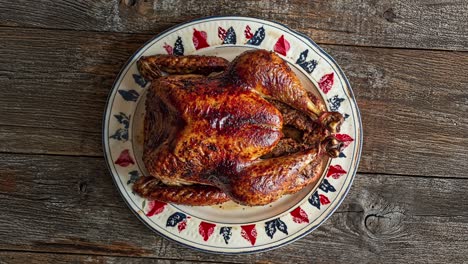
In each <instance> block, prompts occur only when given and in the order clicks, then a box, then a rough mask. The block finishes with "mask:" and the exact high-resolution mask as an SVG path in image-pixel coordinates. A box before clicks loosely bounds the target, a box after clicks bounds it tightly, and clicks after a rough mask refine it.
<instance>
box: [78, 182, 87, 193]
mask: <svg viewBox="0 0 468 264" xmlns="http://www.w3.org/2000/svg"><path fill="white" fill-rule="evenodd" d="M78 188H79V191H80V193H86V190H87V189H88V183H87V182H80V184H79V187H78Z"/></svg>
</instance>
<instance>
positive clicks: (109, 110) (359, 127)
mask: <svg viewBox="0 0 468 264" xmlns="http://www.w3.org/2000/svg"><path fill="white" fill-rule="evenodd" d="M210 20H214V21H216V20H225V21H229V20H233V21H236V20H237V21H243V20H249V21H254V22H256V23H269V24H276V25H278V26H279V27H280V28H278V29H279V30H282V31H283V30H284V31H286V32H288V33H289V34H291V35H296V37H300V38H302V39H303V40H304V42H308V43H310V44H311V45H312V46H313V47H314V48H316V49H317V50H318V53H321V54H322V55H323V56H324V57H326V58H327V59H328V60H329V61H330V65H331V66H333V67H335V68H336V72H337V73H339V74H340V75H341V77H342V80H343V81H344V83H345V84H346V87H343V88H344V91H345V93H346V92H347V93H348V98H349V100H350V105H351V109H353V110H354V111H356V113H355V117H356V121H355V124H354V125H353V126H354V127H355V131H356V135H355V138H354V140H355V142H356V143H358V145H357V147H356V149H355V153H354V155H353V156H354V160H353V161H352V162H351V168H352V167H353V166H354V168H353V171H352V172H351V171H348V175H349V176H350V179H349V182H348V183H347V185H346V184H345V183H344V185H346V186H343V187H344V188H345V190H343V192H342V193H341V194H339V195H341V197H337V198H336V200H337V201H334V202H336V204H335V205H334V207H333V208H330V209H329V211H328V212H327V214H326V215H325V216H324V218H323V219H322V220H320V222H318V223H316V224H315V225H310V226H306V227H304V228H302V229H300V230H299V231H298V232H301V231H302V230H304V229H307V230H305V231H303V232H302V233H300V234H298V235H296V236H295V237H292V238H289V239H288V237H290V236H291V235H288V236H287V237H286V238H284V239H281V240H283V241H282V242H281V243H276V244H274V242H272V243H273V244H274V245H271V246H268V244H266V245H261V247H262V248H259V249H253V250H249V248H248V247H242V248H237V249H239V251H219V250H210V249H206V248H200V247H197V246H194V245H191V244H188V243H184V242H182V241H179V240H178V239H177V238H172V237H170V236H168V235H165V234H163V233H162V232H161V231H159V230H157V229H156V228H154V227H152V226H151V225H150V224H149V223H147V221H146V220H145V219H143V217H142V216H141V215H140V214H139V213H138V212H137V211H135V210H134V209H133V207H132V205H130V201H128V199H127V198H126V196H125V194H124V193H123V190H121V187H120V186H119V184H118V183H117V179H116V178H115V177H116V176H115V175H114V173H113V170H112V168H111V167H110V162H112V158H111V157H109V155H110V154H108V153H107V151H108V149H110V147H109V144H108V138H107V135H108V119H110V118H111V114H112V104H111V99H112V98H113V97H114V96H115V95H116V90H118V89H119V86H118V85H119V83H120V82H121V81H122V80H123V79H122V78H123V74H124V72H125V71H127V70H128V68H129V66H131V64H132V63H133V62H134V59H135V57H136V56H137V55H138V54H139V53H140V52H141V51H142V50H143V49H145V48H147V47H148V45H150V44H151V43H152V42H153V41H154V40H156V39H157V38H159V37H161V36H163V35H165V34H167V33H168V32H171V31H175V30H177V29H178V28H182V27H184V26H187V25H188V24H192V23H194V22H204V21H206V22H208V21H210ZM356 126H357V127H356ZM102 132H103V134H102V146H103V152H104V157H105V161H106V166H107V168H108V170H109V172H110V174H111V177H112V180H113V182H114V184H115V186H116V187H117V189H118V191H119V193H120V195H121V197H122V198H123V200H124V201H125V203H126V204H127V206H128V207H129V208H130V210H131V211H132V212H133V213H134V214H135V215H136V216H137V218H138V219H139V220H140V221H141V222H143V223H144V224H145V225H146V226H147V227H148V228H149V229H151V230H152V231H153V232H156V233H157V234H158V235H160V236H162V237H164V238H165V239H168V240H170V241H174V242H176V243H177V244H180V245H183V246H185V247H189V248H192V249H195V250H198V251H202V252H208V253H214V254H228V255H237V254H251V253H257V252H264V251H268V250H272V249H275V248H279V247H282V246H284V245H287V244H289V243H292V242H294V241H297V240H298V239H300V238H302V237H304V236H306V235H308V234H310V233H311V232H312V231H314V230H315V229H316V228H318V227H319V226H320V225H322V224H323V223H324V222H325V221H326V220H327V219H328V218H329V217H330V216H331V215H332V214H333V213H334V212H335V211H336V210H337V209H338V207H339V206H340V205H341V203H342V202H343V200H344V198H345V197H346V196H347V194H348V192H349V190H350V188H351V186H352V183H353V181H354V178H355V177H356V172H357V168H358V165H359V162H360V158H361V152H362V140H363V131H362V120H361V114H360V111H359V108H358V106H357V103H356V99H355V96H354V93H353V90H352V88H351V85H350V83H349V80H348V78H347V77H346V75H345V74H344V72H343V70H342V69H341V67H340V66H339V65H338V64H337V63H336V61H335V60H334V59H333V57H331V56H330V55H329V54H328V53H327V52H325V51H324V50H323V49H322V48H321V47H320V46H319V45H317V44H316V43H315V42H314V41H313V40H312V39H311V38H310V37H308V36H307V35H305V34H304V33H301V32H298V31H296V30H293V29H291V28H290V27H288V26H286V25H284V24H282V23H279V22H276V21H271V20H265V19H259V18H254V17H245V16H208V17H202V18H197V19H193V20H190V21H186V22H184V23H180V24H177V25H174V26H172V27H170V28H168V29H166V30H164V31H162V32H160V33H159V34H157V35H155V36H153V37H152V38H151V39H149V40H148V41H146V42H145V43H144V44H143V45H142V46H141V47H139V48H138V49H137V50H136V51H135V52H134V53H133V54H132V55H131V56H130V58H129V59H128V60H127V61H126V62H125V64H124V65H123V66H122V68H121V69H120V71H119V73H118V74H117V75H116V78H115V80H114V83H113V85H112V88H111V90H110V91H109V94H108V97H107V100H106V105H105V110H104V113H103V124H102ZM328 166H330V163H328V164H327V168H328ZM327 168H326V170H327ZM322 179H323V178H322ZM322 179H321V180H322ZM315 189H317V188H314V190H315ZM312 193H313V191H312V192H311V193H309V195H311V194H312ZM304 200H306V198H304V199H302V200H301V201H300V202H298V204H301V203H302V202H303V201H304ZM325 210H326V209H325ZM288 211H289V210H288ZM284 213H286V211H285V212H282V213H280V214H279V216H282V215H284ZM324 213H325V212H324ZM322 214H323V213H322ZM319 217H320V216H319ZM257 223H258V222H257ZM191 242H192V243H194V244H197V243H196V242H193V241H191ZM252 247H253V246H252ZM221 249H223V248H221Z"/></svg>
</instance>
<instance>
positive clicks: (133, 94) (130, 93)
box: [119, 90, 140, 102]
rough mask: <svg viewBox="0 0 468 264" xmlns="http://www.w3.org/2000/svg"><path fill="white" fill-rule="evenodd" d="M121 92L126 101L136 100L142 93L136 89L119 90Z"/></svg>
mask: <svg viewBox="0 0 468 264" xmlns="http://www.w3.org/2000/svg"><path fill="white" fill-rule="evenodd" d="M119 94H120V95H121V96H122V97H123V99H124V100H125V101H132V102H136V101H137V99H138V97H139V96H140V94H139V93H138V92H137V91H135V90H119Z"/></svg>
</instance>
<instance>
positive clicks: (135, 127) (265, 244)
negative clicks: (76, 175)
mask: <svg viewBox="0 0 468 264" xmlns="http://www.w3.org/2000/svg"><path fill="white" fill-rule="evenodd" d="M249 49H267V50H274V51H275V52H277V53H278V54H280V55H282V57H283V59H285V60H286V61H287V62H288V63H289V65H290V66H291V68H292V69H293V70H294V71H295V72H296V74H297V75H298V76H299V78H300V79H301V81H302V83H303V85H304V87H305V88H306V89H308V90H310V91H312V92H314V93H315V94H316V95H319V96H320V97H321V98H322V99H323V100H324V102H326V105H327V107H328V109H329V110H333V111H339V112H341V113H342V114H343V115H344V116H345V118H346V119H345V122H344V123H343V125H342V128H341V132H340V134H339V135H337V137H339V138H340V139H342V140H343V141H344V142H345V144H346V148H345V149H344V151H343V152H342V153H341V155H340V157H339V158H335V159H332V160H330V161H329V163H328V166H327V168H326V169H325V171H324V173H323V175H322V180H321V182H320V185H318V186H310V187H309V188H306V189H304V190H302V191H301V192H299V193H296V194H294V195H288V196H285V197H283V198H281V199H280V200H278V201H276V202H274V203H273V204H270V205H267V206H262V207H243V206H239V205H236V204H234V203H232V202H229V203H225V204H223V205H220V206H204V207H189V206H181V205H174V204H165V203H161V202H150V201H146V200H145V199H143V198H141V197H139V196H138V195H136V194H134V193H132V184H133V182H134V181H135V180H136V179H138V177H140V176H142V175H145V174H146V171H145V168H144V164H143V162H142V160H141V155H142V144H143V119H144V114H145V113H144V111H145V107H144V105H145V96H146V89H147V87H148V85H149V84H148V83H146V82H145V80H144V79H143V78H142V77H141V76H140V75H139V72H138V70H137V67H136V61H137V60H138V59H139V58H140V57H141V56H148V55H154V54H167V53H169V54H176V55H188V54H200V55H216V56H221V57H225V58H227V59H229V60H231V59H233V58H234V57H235V56H237V55H238V54H240V53H242V52H243V51H245V50H249ZM317 87H318V88H317ZM103 123H104V124H103V145H104V153H105V156H106V159H107V164H108V166H109V170H110V171H111V174H112V177H113V179H114V181H115V184H116V185H117V188H118V189H119V191H120V193H121V194H122V196H123V198H124V200H125V201H126V202H127V204H128V206H129V207H130V208H131V210H132V211H134V212H135V213H136V215H137V216H138V218H140V220H141V221H143V222H144V223H145V224H146V225H147V226H148V227H149V228H150V229H152V230H154V231H156V232H157V233H159V234H160V235H162V236H163V237H166V238H168V239H170V240H173V241H176V242H179V243H181V244H183V245H186V246H189V247H192V248H195V249H199V250H203V251H209V252H215V253H250V252H258V251H264V250H269V249H273V248H276V247H279V246H282V245H285V244H287V243H290V242H292V241H294V240H296V239H298V238H300V237H302V236H304V235H306V234H308V233H309V232H311V231H312V230H314V229H315V228H317V227H318V226H319V225H320V224H321V223H323V221H325V220H326V219H327V218H328V217H329V216H330V215H331V214H332V213H333V211H334V210H335V209H336V208H337V207H338V206H339V204H340V203H341V201H342V200H343V199H344V197H345V195H346V193H347V192H348V190H349V188H350V187H351V183H352V181H353V178H354V175H355V172H356V169H357V166H358V162H359V157H360V153H361V145H362V131H361V119H360V115H359V110H358V108H357V105H356V102H355V99H354V96H353V93H352V91H351V87H350V85H349V83H348V80H347V79H346V77H345V75H344V74H343V72H342V71H341V69H340V67H339V66H338V65H337V64H336V62H335V61H334V60H333V59H332V58H331V57H330V56H329V55H328V54H326V53H325V52H324V51H323V50H322V49H321V48H320V47H318V46H317V44H315V43H314V42H313V41H312V40H311V39H309V38H308V37H307V36H305V35H303V34H300V33H298V32H295V31H293V30H291V29H289V28H287V27H286V26H284V25H281V24H278V23H275V22H270V21H265V20H260V19H254V18H247V17H210V18H203V19H198V20H194V21H191V22H188V23H185V24H182V25H178V26H176V27H173V28H171V29H169V30H167V31H165V32H163V33H161V34H159V35H158V36H156V37H154V38H153V39H152V40H150V41H149V42H148V43H146V44H145V45H144V46H143V47H142V48H140V50H138V51H137V52H136V53H135V54H134V55H133V56H132V57H131V58H130V60H129V61H128V62H127V64H126V65H125V67H124V68H123V69H122V71H121V72H120V74H119V75H118V77H117V80H116V81H115V84H114V87H113V89H112V91H111V93H110V95H109V99H108V103H107V107H106V112H105V116H104V122H103ZM146 175H147V174H146Z"/></svg>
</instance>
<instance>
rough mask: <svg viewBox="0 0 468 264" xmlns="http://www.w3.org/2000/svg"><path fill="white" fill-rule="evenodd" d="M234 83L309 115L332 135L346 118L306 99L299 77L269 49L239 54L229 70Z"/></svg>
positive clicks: (305, 92)
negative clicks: (323, 109) (326, 110)
mask: <svg viewBox="0 0 468 264" xmlns="http://www.w3.org/2000/svg"><path fill="white" fill-rule="evenodd" d="M228 71H229V74H230V75H231V76H232V78H233V80H236V81H237V82H238V83H239V84H241V85H247V86H248V87H249V88H251V89H253V90H255V91H256V92H258V93H260V94H261V95H262V96H265V97H267V98H272V99H276V100H278V101H280V102H283V103H285V104H288V105H289V106H291V107H293V108H295V109H297V110H299V111H302V112H304V113H307V114H308V115H309V116H310V117H311V118H312V119H313V120H318V122H320V123H321V124H323V125H324V126H325V127H326V128H327V129H329V130H330V132H332V133H337V132H339V130H340V125H341V123H342V122H343V117H342V115H341V114H340V113H337V112H324V111H322V110H321V109H320V108H319V107H317V106H316V105H315V104H314V103H313V102H312V100H311V99H310V98H309V97H308V96H307V91H306V90H305V89H304V88H303V87H302V85H301V82H300V80H299V78H298V77H297V76H296V75H295V74H294V73H293V72H292V70H291V68H290V67H289V66H288V65H287V64H286V63H285V62H284V60H283V59H281V57H279V56H278V55H276V53H274V52H269V51H266V50H253V51H247V52H244V53H242V54H241V55H239V56H238V57H237V58H236V60H235V61H234V62H233V63H232V64H231V67H230V68H229V69H228Z"/></svg>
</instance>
